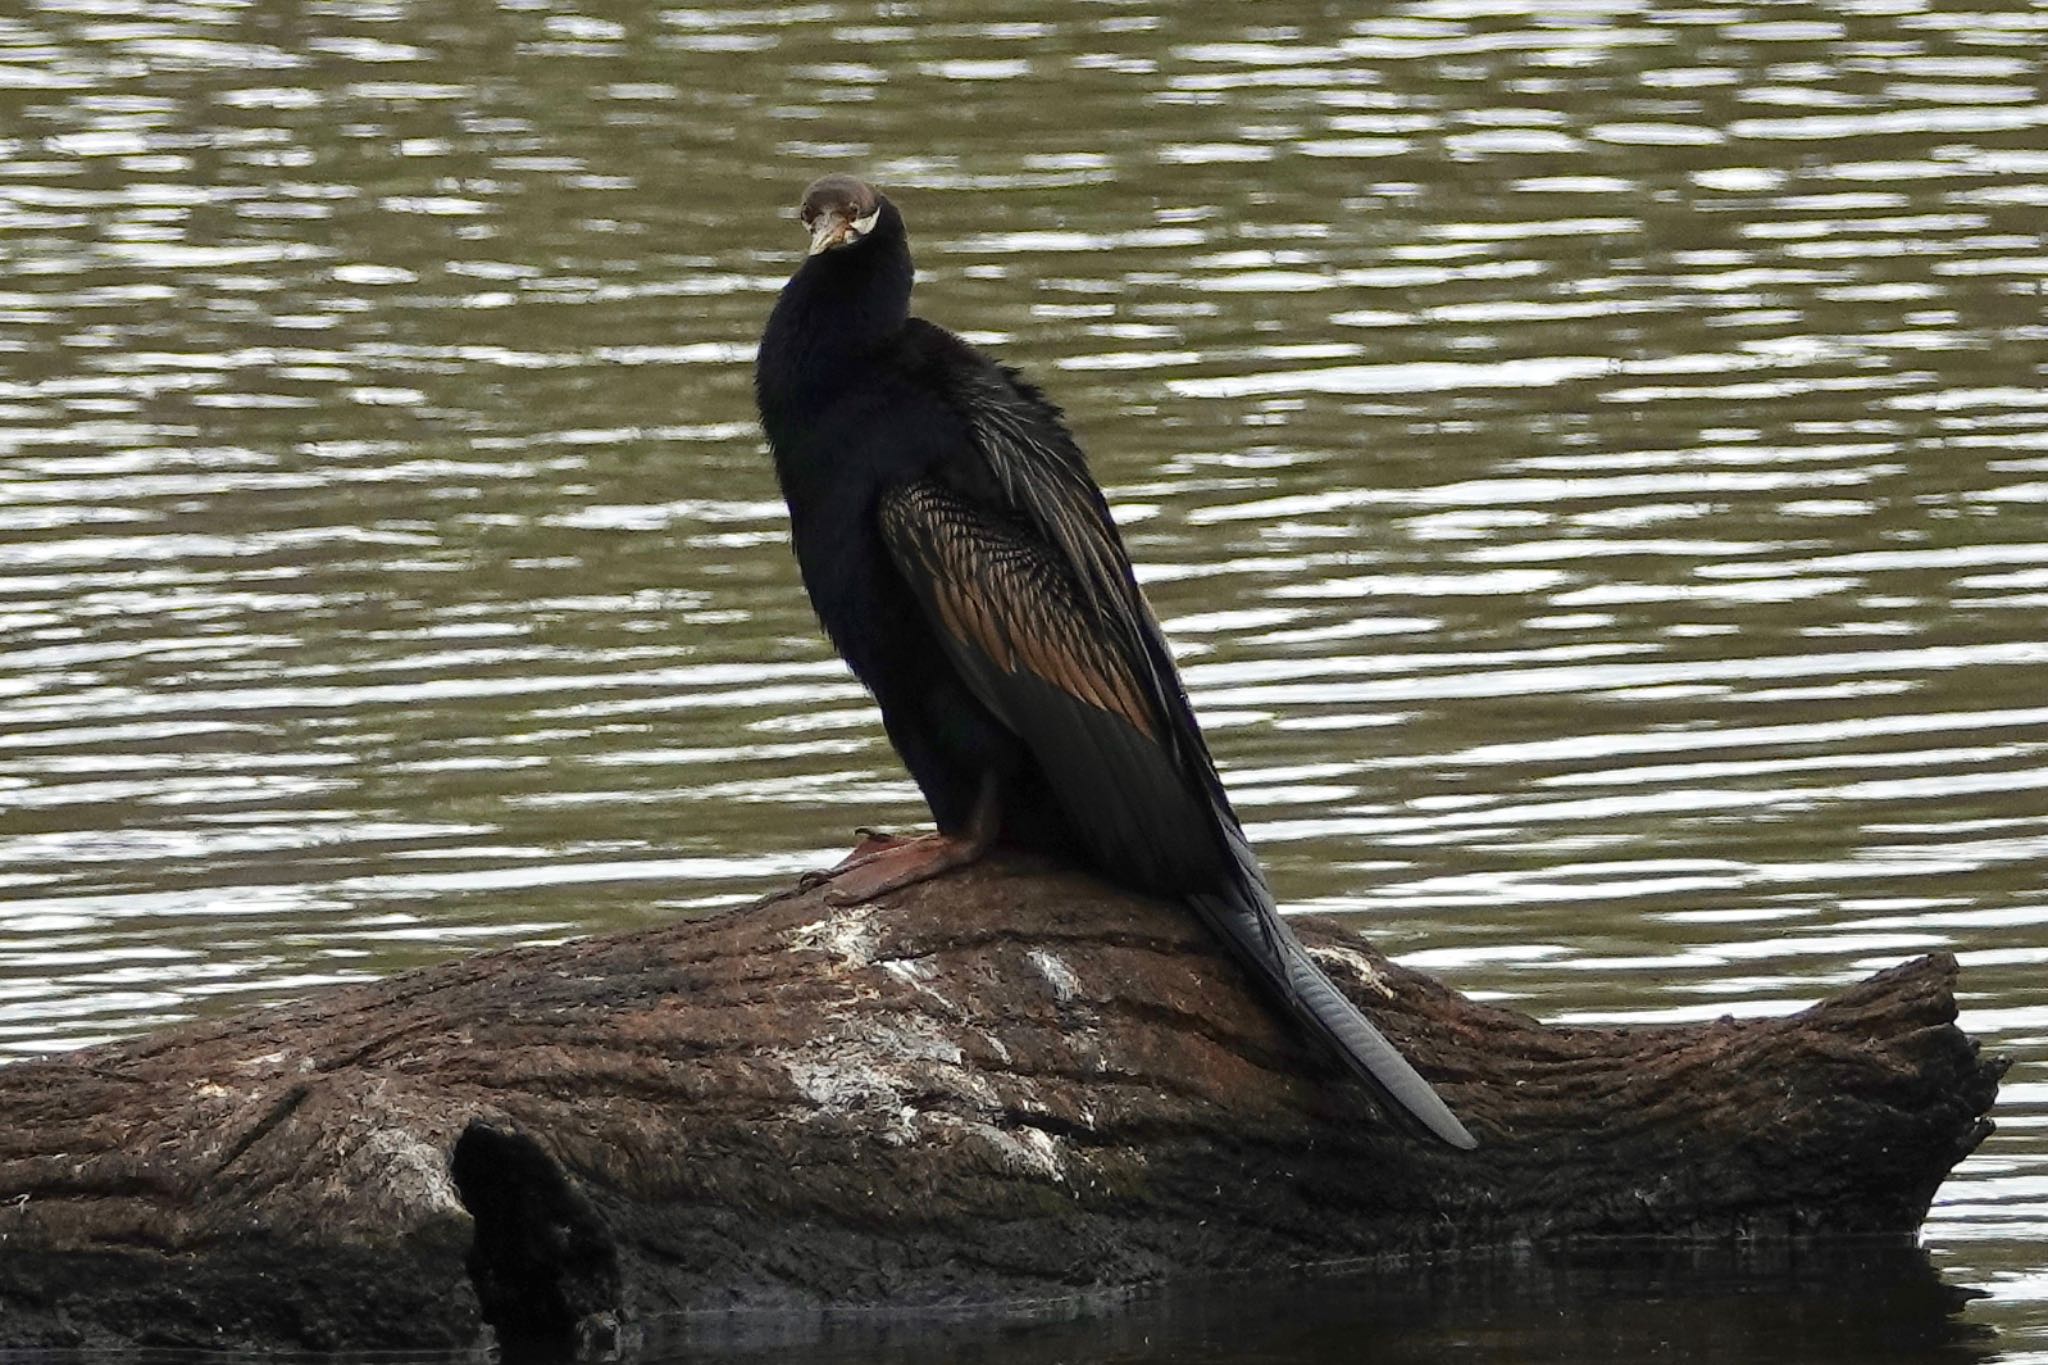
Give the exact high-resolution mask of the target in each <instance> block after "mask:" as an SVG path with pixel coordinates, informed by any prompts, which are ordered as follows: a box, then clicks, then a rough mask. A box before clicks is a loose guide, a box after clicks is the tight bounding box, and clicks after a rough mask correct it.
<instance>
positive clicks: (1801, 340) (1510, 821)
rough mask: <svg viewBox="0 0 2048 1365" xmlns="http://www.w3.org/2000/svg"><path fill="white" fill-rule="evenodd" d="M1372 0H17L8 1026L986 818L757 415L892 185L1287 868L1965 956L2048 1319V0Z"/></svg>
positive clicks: (88, 1015) (1760, 958) (1998, 1300)
mask: <svg viewBox="0 0 2048 1365" xmlns="http://www.w3.org/2000/svg"><path fill="white" fill-rule="evenodd" d="M1364 12H1365V11H1361V13H1364ZM1341 13H1342V7H1336V8H1334V9H1331V8H1327V7H1321V6H1313V5H1307V4H1297V3H1292V2H1291V0H1273V2H1271V3H1263V4H1261V5H1258V6H1256V7H1254V6H1241V7H1235V6H1222V5H1197V6H1157V7H1148V6H1146V5H1145V4H1143V3H1142V2H1141V0H1140V2H1139V3H1102V4H1090V5H1075V6H1043V7H1040V8H1039V9H1037V10H1030V9H1019V10H1016V11H1014V12H1005V13H1004V14H1003V15H1002V16H1001V17H1000V18H996V17H992V16H991V13H990V12H989V11H985V10H984V9H982V8H980V7H977V6H974V5H971V4H968V3H965V0H939V2H938V3H932V4H914V3H913V4H889V5H882V6H866V5H859V4H842V3H831V2H828V3H819V4H814V5H803V6H762V7H760V8H757V9H728V8H723V7H706V8H694V9H693V8H672V9H659V8H654V7H646V8H642V7H636V6H628V5H623V4H605V3H593V4H590V5H588V6H587V7H586V8H584V9H581V10H579V9H576V8H573V7H572V6H571V4H570V3H568V2H567V0H564V2H563V3H551V0H500V2H499V3H498V4H497V5H496V6H487V5H482V4H470V3H463V4H458V3H455V2H454V0H422V2H421V3H408V2H407V0H350V3H339V2H338V0H337V2H334V3H309V4H287V3H282V0H247V2H246V3H232V4H231V3H213V2H212V0H23V2H22V3H21V4H19V5H15V6H11V7H9V8H7V9H6V10H5V12H4V13H0V642H4V657H0V902H4V903H0V1053H9V1054H12V1055H16V1056H20V1055H28V1054H32V1053H38V1052H44V1051H48V1050H52V1049H57V1048H65V1047H72V1046H76V1045H79V1044H83V1043H86V1042H89V1041H94V1040H100V1039H106V1038H113V1037H119V1036H122V1035H125V1034H131V1033H134V1032H137V1031H140V1030H143V1029H147V1028H150V1027H152V1026H155V1025H158V1024H161V1023H164V1022H167V1021H171V1020H176V1019H182V1018H187V1017H190V1016H192V1015H194V1014H198V1013H204V1012H209V1011H216V1010H221V1009H226V1008H230V1007H233V1006H237V1005H243V1004H247V1003H249V1002H253V1001H262V1000H276V999H281V998H285V997H289V996H291V995H294V994H297V993H299V992H302V991H304V990H306V989H308V988H309V987H312V986H314V985H317V984H319V983H324V982H332V981H343V980H350V979H357V978H361V977H365V976H372V975H378V974H382V973H387V972H391V971H394V970H397V969H400V968H403V967H408V966H412V965H416V964H419V963H423V962H427V961H432V960H436V959H439V958H444V957H447V956H450V955H452V954H455V953H459V952H463V951H466V950H469V949H471V948H475V947H482V946H485V945H492V944H500V943H508V942H515V941H532V940H540V939H551V938H559V937H565V936H568V935H573V934H579V933H585V932H590V931H593V930H602V929H612V928H620V927H628V926H632V925H636V924H647V923H654V922H659V921H665V920H668V919H671V918H673V917H675V916H677V915H682V914H688V913H690V912H692V911H695V910H701V909H702V908H705V907H711V906H718V905H725V904H730V903H733V902H737V901H743V900H746V899H748V898H751V897H753V896H756V895H758V894H760V893H761V892H763V891H764V890H766V889H768V888H770V887H773V886H776V885H778V884H780V883H782V882H783V881H785V880H786V879H788V878H789V877H790V876H791V875H792V874H793V873H794V872H796V871H797V870H799V869H802V868H805V867H808V866H811V865H813V864H815V863H817V862H819V861H821V860H823V859H826V858H828V857H830V856H832V855H833V854H834V853H835V852H836V851H837V850H839V849H840V848H842V847H843V846H844V845H845V844H846V843H847V841H848V838H849V836H848V831H849V829H850V828H851V827H852V826H854V825H857V824H862V823H869V822H879V823H897V824H909V823H913V822H915V821H916V820H917V819H918V818H919V816H920V814H921V808H920V806H919V803H918V801H917V799H916V794H915V791H914V789H913V788H912V787H911V786H910V785H909V783H908V782H907V781H906V780H905V779H904V777H903V776H902V775H901V773H900V772H899V770H898V768H897V766H896V764H895V762H894V760H893V758H892V757H891V755H890V753H889V751H888V749H887V747H886V745H885V743H884V741H883V738H882V735H881V731H880V729H879V726H878V725H877V723H876V718H875V715H874V712H873V711H872V709H871V708H870V707H869V705H868V704H867V702H866V700H865V699H864V697H863V694H862V693H861V692H860V690H859V689H858V687H857V686H855V685H854V684H853V683H852V681H851V680H850V678H849V677H848V676H847V675H846V673H845V672H844V671H843V670H842V668H841V667H840V666H839V665H838V663H837V662H836V661H835V660H834V659H833V658H832V657H831V655H830V654H829V652H828V651H827V649H826V648H825V646H824V644H823V643H822V641H821V640H820V638H819V636H818V634H817V632H816V630H815V628H814V625H813V622H812V620H811V617H810V614H809V611H808V608H807V606H806V605H805V603H804V601H803V598H802V596H801V592H800V589H799V588H798V586H797V583H796V578H795V574H794V572H793V568H792V565H791V562H790V559H789V555H788V552H787V549H786V545H785V540H784V519H783V515H782V511H781V505H780V503H779V501H778V499H777V496H776V492H775V488H774V485H773V481H772V479H771V477H770V474H769V471H768V466H767V461H766V458H765V455H764V453H763V450H762V447H761V442H760V438H759V434H758V432H757V430H756V429H755V427H754V424H753V420H752V406H751V397H750V390H749V383H750V370H749V364H750V360H751V354H752V344H753V340H754V338H755V337H756V335H757V334H758V332H759V329H760V326H761V323H762V321H763V319H764V317H765V315H766V312H767V309H768V307H769V305H770V302H771V299H772V297H773V294H774V291H775V290H776V289H777V288H778V287H779V285H780V283H781V281H782V279H783V278H785V277H786V275H787V273H788V271H789V270H790V269H791V267H792V265H793V263H794V261H795V259H796V254H797V252H798V251H799V250H800V247H801V241H802V239H801V234H800V233H799V232H798V231H797V230H796V228H795V226H794V223H793V221H791V215H790V212H789V209H788V207H787V206H788V205H789V204H790V203H792V202H793V199H794V197H795V194H796V192H797V190H798V189H800V188H801V186H802V184H803V183H804V182H805V181H806V180H807V179H808V178H810V177H811V176H813V175H815V174H818V173H820V172H821V171H822V170H824V169H827V168H851V169H857V170H862V171H865V172H866V173H868V174H870V175H871V176H872V177H873V178H875V179H877V180H878V181H880V182H881V183H882V184H883V185H884V186H885V187H887V188H888V189H889V190H890V191H891V192H892V193H893V194H894V196H895V197H896V198H897V200H898V201H899V202H900V204H901V205H902V206H903V208H904V211H905V213H906V215H907V216H908V218H909V220H910V222H911V225H912V231H913V235H914V241H915V245H916V248H917V250H918V253H919V260H920V264H921V270H922V284H921V286H920V294H919V298H920V304H919V307H920V311H922V312H923V313H925V315H927V316H929V317H932V318H934V319H936V320H939V321H941V322H944V323H947V324H949V325H951V326H953V327H955V328H958V329H960V330H962V331H965V332H967V333H968V334H969V335H970V336H971V337H972V338H973V339H974V340H976V341H978V342H980V343H982V344H984V345H987V346H990V347H993V348H995V349H997V350H998V351H1000V353H1001V354H1002V355H1003V356H1004V357H1005V358H1006V359H1008V360H1010V361H1011V362H1013V363H1016V364H1019V365H1021V366H1023V367H1024V368H1025V369H1026V370H1028V371H1029V372H1031V373H1032V374H1033V375H1035V376H1036V377H1038V378H1039V379H1040V380H1041V381H1043V382H1044V383H1045V384H1046V385H1047V386H1048V387H1049V388H1050V389H1051V390H1052V391H1053V392H1054V394H1055V396H1056V397H1057V398H1058V399H1059V400H1060V401H1061V402H1062V403H1064V404H1065V405H1066V407H1067V408H1068V410H1069V412H1070V413H1071V415H1072V418H1073V421H1074V423H1075V425H1076V427H1077V428H1078V430H1079V432H1080V433H1081V435H1082V438H1083V440H1084V442H1085V444H1086V445H1087V446H1088V448H1089V449H1090V451H1091V452H1092V455H1093V459H1094V462H1095V466H1096V470H1097V472H1098V473H1099V475H1100V476H1101V478H1102V480H1103V482H1104V483H1105V485H1106V486H1107V487H1108V489H1109V491H1110V494H1111V497H1112V500H1113V501H1114V503H1115V504H1116V507H1117V510H1118V513H1119V516H1120V517H1121V519H1122V520H1123V522H1124V524H1125V526H1126V528H1127V534H1128V537H1129V540H1130V543H1131V547H1132V550H1133V552H1134V554H1135V555H1136V556H1137V557H1138V558H1139V559H1140V560H1141V561H1142V565H1143V570H1144V577H1145V579H1146V582H1147V584H1148V587H1149V590H1150V592H1151V593H1152V595H1153V599H1154V602H1155V605H1156V607H1157V608H1158V611H1159V613H1160V615H1161V617H1162V618H1163V620H1164V621H1165V623H1166V625H1167V629H1168V631H1169V633H1170V634H1171V635H1172V637H1173V638H1174V640H1175V643H1176V645H1177V646H1178V648H1179V649H1180V651H1181V654H1182V659H1183V663H1184V665H1185V667H1186V670H1187V677H1188V681H1189V684H1190V687H1191V688H1192V691H1193V694H1194V699H1195V702H1196V704H1197V706H1198V708H1199V710H1200V711H1201V714H1202V717H1203V719H1204V721H1205V723H1206V724H1207V726H1208V728H1209V731H1210V734H1211V737H1212V740H1213V743H1214V746H1215V748H1216V750H1217V753H1218V756H1219V759H1220V760H1221V761H1222V763H1223V764H1224V766H1225V768H1226V771H1227V776H1228V778H1229V781H1230V783H1231V787H1232V790H1233V792H1234V794H1235V796H1236V799H1237V801H1238V804H1239V807H1240V809H1241V810H1242V812H1243V813H1244V815H1245V816H1246V818H1247V820H1248V821H1249V822H1250V825H1251V829H1252V833H1253V835H1254V837H1255V839H1256V840H1257V842H1258V844H1259V846H1260V848H1261V849H1262V851H1263V852H1264V854H1265V855H1266V857H1267V858H1268V860H1269V863H1270V866H1271V869H1272V873H1273V877H1274V881H1275V885H1276V889H1277V890H1279V891H1280V893H1281V894H1282V897H1283V899H1284V900H1286V901H1287V902H1288V903H1289V904H1290V905H1293V906H1298V907H1301V908H1304V909H1315V910H1320V911H1334V912H1343V913H1346V914H1349V915H1351V916H1352V917H1353V919H1354V922H1355V923H1356V924H1357V925H1358V927H1359V928H1360V929H1361V930H1362V931H1364V932H1366V933H1369V934H1371V935H1373V936H1374V937H1375V938H1376V939H1377V940H1378V941H1379V942H1381V943H1382V944H1383V945H1385V946H1386V947H1387V948H1388V949H1390V950H1391V951H1395V952H1397V953H1400V954H1402V955H1403V956H1404V957H1405V958H1406V960H1408V961H1410V962H1413V963H1416V964H1418V965H1422V966H1425V967H1427V968H1429V969H1430V970H1432V971H1436V972H1439V973H1441V974H1442V975H1443V976H1444V977H1445V978H1446V979H1448V980H1450V981H1451V982H1453V983H1454V984H1456V985H1458V986H1460V987H1461V988H1464V989H1466V990H1469V991H1471V992H1472V993H1474V994H1476V995H1480V996H1483V997H1486V998H1491V999H1497V1000H1505V1001H1510V1002H1514V1003H1516V1004H1518V1005H1519V1006H1521V1007H1522V1008H1526V1009H1529V1010H1531V1011H1533V1012H1535V1013H1537V1014H1539V1015H1542V1016H1543V1017H1546V1018H1549V1019H1553V1020H1571V1021H1582V1020H1601V1021H1632V1020H1693V1019H1706V1018H1711V1017H1714V1016H1717V1015H1721V1014H1728V1013H1732V1014H1736V1015H1746V1014H1764V1013H1778V1012H1782V1011H1787V1010H1791V1009H1794V1008H1797V1007H1798V1006H1800V1005H1801V1004H1803V1003H1805V1002H1809V1001H1811V1000H1813V999H1815V998H1817V997H1819V996H1821V995H1823V994H1825V993H1827V992H1829V991H1831V990H1834V989H1836V988H1838V987H1840V986H1841V985H1843V984H1844V983H1846V982H1849V981H1851V980H1854V979H1856V978H1858V977H1860V976H1863V975H1865V974H1867V973H1869V972H1871V971H1872V970H1874V969H1876V968H1878V967H1881V966H1885V965H1888V964H1891V963H1894V962H1897V961H1899V960H1901V959H1903V958H1905V957H1908V956H1911V955H1914V954H1919V953H1923V952H1928V951H1932V950H1936V949H1945V950H1948V951H1951V952H1954V953H1955V954H1956V955H1957V956H1958V957H1959V958H1960V959H1961V961H1962V964H1963V978H1962V981H1963V990H1964V992H1965V997H1966V1011H1965V1016H1964V1022H1965V1024H1966V1026H1967V1027H1969V1028H1970V1029H1971V1030H1972V1031H1973V1032H1974V1033H1976V1034H1978V1035H1979V1036H1981V1037H1983V1038H1984V1039H1985V1040H1986V1041H1987V1044H1988V1045H1990V1046H1992V1047H1994V1048H1997V1049H1999V1050H2002V1051H2005V1052H2008V1053H2010V1054H2011V1055H2012V1056H2013V1057H2014V1058H2015V1064H2014V1067H2013V1069H2012V1071H2011V1073H2010V1075H2009V1078H2008V1083H2007V1086H2006V1089H2005V1093H2004V1097H2003V1099H2002V1101H2001V1106H2000V1110H1999V1116H2000V1132H1999V1133H1998V1134H1997V1135H1996V1136H1995V1137H1993V1138H1992V1139H1991V1140H1990V1141H1989V1142H1987V1143H1986V1144H1985V1146H1984V1148H1983V1149H1982V1150H1981V1151H1980V1152H1979V1154H1978V1155H1977V1156H1975V1157H1974V1158H1972V1159H1971V1160H1970V1161H1969V1162H1968V1163H1966V1164H1965V1165H1964V1166H1963V1167H1962V1169H1961V1170H1960V1171H1959V1173H1958V1174H1957V1176H1956V1177H1955V1178H1954V1179H1953V1180H1952V1181H1951V1182H1950V1183H1949V1185H1948V1186H1947V1187H1946V1189H1945V1191H1944V1193H1943V1195H1942V1197H1941V1200H1940V1203H1939V1204H1938V1206H1937V1208H1936V1210H1935V1214H1934V1218H1933V1220H1932V1222H1931V1224H1930V1226H1929V1229H1928V1238H1927V1240H1928V1245H1929V1247H1930V1249H1931V1251H1932V1254H1933V1257H1934V1260H1935V1263H1936V1265H1937V1266H1939V1267H1940V1268H1942V1270H1943V1271H1944V1273H1945V1274H1946V1275H1947V1276H1948V1278H1949V1279H1950V1280H1951V1281H1952V1282H1953V1283H1958V1284H1967V1285H1974V1286H1977V1287H1979V1288H1982V1289H1984V1290H1987V1291H1988V1292H1989V1295H1990V1297H1989V1299H1988V1300H1987V1301H1984V1302H1980V1303H1978V1304H1976V1305H1974V1306H1973V1307H1971V1308H1970V1309H1969V1310H1968V1314H1967V1316H1968V1317H1969V1318H1970V1319H1971V1320H1973V1321H1975V1322H1977V1323H1981V1324H1983V1325H1986V1326H1990V1327H1992V1328H1995V1329H1996V1330H1997V1331H1998V1332H1999V1333H2001V1335H2000V1336H1999V1337H1998V1338H1997V1339H1996V1342H1997V1349H1999V1350H2000V1351H2002V1352H2004V1353H2005V1355H2004V1358H2005V1359H2009V1360H2021V1359H2037V1360H2048V1252H2044V1250H2043V1249H2042V1248H2043V1241H2042V1239H2043V1238H2048V985H2044V980H2048V976H2044V967H2043V964H2044V962H2048V933H2044V929H2048V877H2044V873H2043V868H2044V865H2048V628H2044V627H2048V390H2044V383H2043V381H2044V365H2048V316H2044V300H2043V289H2044V282H2048V131H2044V129H2048V95H2044V76H2048V55H2044V48H2048V10H2044V9H2042V8H2041V7H2039V6H2038V5H2033V6H2030V5H2028V4H2024V3H2018V2H2017V0H2008V2H2005V3H1999V2H1996V0H1990V2H1987V3H1981V4H1980V3H1975V0H1958V2H1957V3H1953V4H1943V5H1941V6H1939V7H1935V6H1932V5H1930V4H1923V3H1921V2H1920V0H1847V2H1846V3H1837V4H1832V5H1828V6H1824V7H1823V6H1817V5H1803V4H1798V3H1786V4H1755V5H1712V4H1706V5H1695V6H1685V7H1662V6H1648V5H1644V4H1640V3H1632V2H1631V0H1583V3H1571V4H1565V5H1552V6H1536V5H1533V4H1523V3H1520V2H1519V0H1414V2H1413V3H1405V4H1397V5H1393V6H1388V7H1383V8H1381V9H1379V10H1378V11H1377V12H1375V13H1373V14H1372V16H1371V17H1360V18H1344V17H1339V16H1340V15H1341ZM1125 1344H1127V1343H1121V1338H1119V1339H1118V1342H1117V1343H1111V1342H1110V1340H1109V1338H1107V1337H1105V1338H1104V1349H1110V1347H1111V1346H1112V1345H1115V1348H1116V1349H1123V1345H1125ZM1424 1354H1425V1355H1427V1354H1428V1352H1427V1351H1425V1352H1424ZM1272 1358H1274V1359H1283V1358H1284V1359H1297V1358H1299V1359H1309V1358H1322V1357H1321V1355H1319V1354H1317V1353H1316V1352H1312V1351H1310V1352H1306V1353H1304V1351H1303V1350H1302V1349H1298V1347H1297V1345H1290V1344H1286V1343H1283V1342H1282V1341H1281V1339H1280V1338H1278V1337H1275V1338H1274V1346H1273V1355H1272ZM1434 1358H1449V1356H1447V1355H1445V1354H1442V1353H1438V1354H1437V1355H1436V1356H1435V1357H1434Z"/></svg>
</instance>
